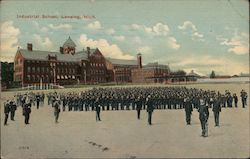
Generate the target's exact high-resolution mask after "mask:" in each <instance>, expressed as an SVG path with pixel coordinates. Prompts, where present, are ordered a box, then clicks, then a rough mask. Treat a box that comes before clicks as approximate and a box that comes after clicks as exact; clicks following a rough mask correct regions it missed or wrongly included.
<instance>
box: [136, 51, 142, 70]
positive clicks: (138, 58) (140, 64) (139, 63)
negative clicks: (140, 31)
mask: <svg viewBox="0 0 250 159" xmlns="http://www.w3.org/2000/svg"><path fill="white" fill-rule="evenodd" d="M137 65H138V68H142V60H141V53H138V54H137Z"/></svg>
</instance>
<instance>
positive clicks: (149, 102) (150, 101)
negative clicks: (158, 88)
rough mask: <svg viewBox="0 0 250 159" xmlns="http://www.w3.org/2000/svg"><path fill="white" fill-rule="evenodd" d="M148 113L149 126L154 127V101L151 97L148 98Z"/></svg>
mask: <svg viewBox="0 0 250 159" xmlns="http://www.w3.org/2000/svg"><path fill="white" fill-rule="evenodd" d="M146 104H147V112H148V124H149V125H152V114H153V111H154V106H153V101H152V99H151V97H150V96H148V98H147V102H146Z"/></svg>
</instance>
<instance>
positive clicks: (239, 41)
mask: <svg viewBox="0 0 250 159" xmlns="http://www.w3.org/2000/svg"><path fill="white" fill-rule="evenodd" d="M216 39H217V40H218V41H220V45H225V46H228V47H229V48H228V50H227V51H228V52H230V53H234V54H237V55H243V54H248V53H249V35H248V34H247V33H245V32H241V33H240V34H239V33H238V31H235V33H234V35H233V37H232V38H231V39H227V38H223V37H221V36H217V37H216Z"/></svg>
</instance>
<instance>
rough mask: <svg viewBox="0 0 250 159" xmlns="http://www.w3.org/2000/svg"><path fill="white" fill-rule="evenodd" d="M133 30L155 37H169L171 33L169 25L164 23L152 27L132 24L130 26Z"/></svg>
mask: <svg viewBox="0 0 250 159" xmlns="http://www.w3.org/2000/svg"><path fill="white" fill-rule="evenodd" d="M130 29H132V30H141V31H143V32H145V33H147V34H149V35H154V36H167V35H168V34H169V32H170V29H169V27H168V25H166V24H162V23H156V24H155V25H153V26H152V27H150V26H146V25H139V24H132V25H131V26H130Z"/></svg>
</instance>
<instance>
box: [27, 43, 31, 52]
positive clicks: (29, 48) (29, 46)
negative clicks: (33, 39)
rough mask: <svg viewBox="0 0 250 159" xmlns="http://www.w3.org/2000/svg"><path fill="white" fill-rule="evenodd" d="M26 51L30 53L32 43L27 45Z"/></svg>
mask: <svg viewBox="0 0 250 159" xmlns="http://www.w3.org/2000/svg"><path fill="white" fill-rule="evenodd" d="M27 50H29V51H32V43H27Z"/></svg>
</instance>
